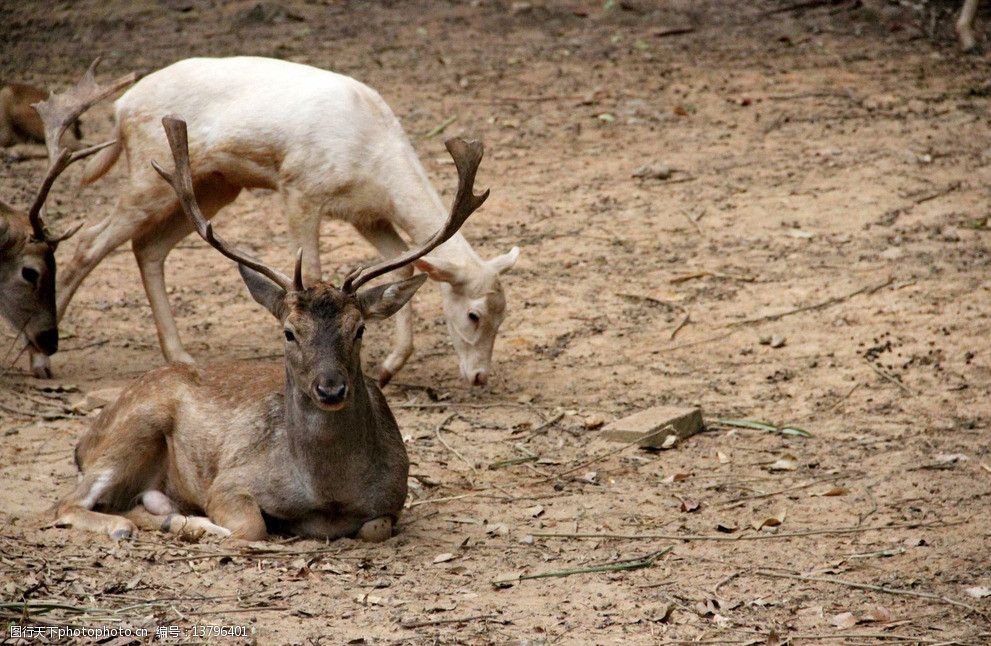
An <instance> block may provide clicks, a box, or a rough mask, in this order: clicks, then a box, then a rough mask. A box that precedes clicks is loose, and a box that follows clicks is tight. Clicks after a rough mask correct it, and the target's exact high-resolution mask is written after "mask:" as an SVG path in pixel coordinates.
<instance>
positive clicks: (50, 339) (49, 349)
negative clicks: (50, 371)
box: [31, 328, 58, 356]
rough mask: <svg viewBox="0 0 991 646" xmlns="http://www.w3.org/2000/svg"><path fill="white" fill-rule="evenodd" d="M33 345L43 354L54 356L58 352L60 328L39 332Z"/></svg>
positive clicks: (32, 340)
mask: <svg viewBox="0 0 991 646" xmlns="http://www.w3.org/2000/svg"><path fill="white" fill-rule="evenodd" d="M31 345H33V346H34V347H35V348H37V349H38V351H39V352H41V353H42V354H45V355H48V356H52V355H53V354H55V353H56V352H58V328H48V329H47V330H42V331H41V332H38V334H36V335H35V336H34V338H32V339H31Z"/></svg>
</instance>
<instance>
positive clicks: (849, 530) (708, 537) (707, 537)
mask: <svg viewBox="0 0 991 646" xmlns="http://www.w3.org/2000/svg"><path fill="white" fill-rule="evenodd" d="M965 522H966V521H962V520H961V521H951V522H943V521H935V522H931V523H897V524H894V525H873V526H870V527H833V528H827V529H809V530H803V531H796V532H779V533H777V534H741V535H739V536H724V535H716V534H683V535H678V534H607V533H601V532H588V533H574V534H568V533H561V532H530V535H531V536H533V537H534V538H617V539H627V540H667V541H729V542H732V541H762V540H775V539H780V538H801V537H806V536H822V535H826V534H859V533H862V532H869V531H882V530H885V529H917V528H919V527H940V528H942V527H951V526H953V525H961V524H963V523H965Z"/></svg>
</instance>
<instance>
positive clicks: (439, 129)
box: [423, 114, 458, 139]
mask: <svg viewBox="0 0 991 646" xmlns="http://www.w3.org/2000/svg"><path fill="white" fill-rule="evenodd" d="M457 120H458V115H456V114H452V115H451V116H449V117H448V118H446V119H444V120H443V121H441V122H440V123H438V124H437V125H436V126H434V127H433V128H431V129H430V130H429V131H428V132H426V133H424V135H423V138H424V139H430V138H431V137H436V136H437V135H439V134H440V133H442V132H444V130H446V129H447V127H448V126H449V125H451V124H452V123H454V122H455V121H457Z"/></svg>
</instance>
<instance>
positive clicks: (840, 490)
mask: <svg viewBox="0 0 991 646" xmlns="http://www.w3.org/2000/svg"><path fill="white" fill-rule="evenodd" d="M848 493H850V490H849V489H847V488H846V487H832V488H830V489H827V490H826V491H823V492H820V493H813V494H811V495H812V496H813V497H817V496H845V495H847V494H848Z"/></svg>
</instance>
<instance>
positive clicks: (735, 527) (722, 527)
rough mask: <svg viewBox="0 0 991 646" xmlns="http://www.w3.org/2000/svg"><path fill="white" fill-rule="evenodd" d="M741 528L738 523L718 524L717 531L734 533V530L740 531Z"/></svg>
mask: <svg viewBox="0 0 991 646" xmlns="http://www.w3.org/2000/svg"><path fill="white" fill-rule="evenodd" d="M739 529H740V526H739V525H737V524H736V523H733V524H732V525H730V524H729V523H717V524H716V531H717V532H721V533H723V534H732V533H733V532H735V531H738V530H739Z"/></svg>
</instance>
